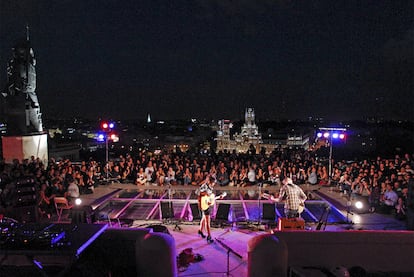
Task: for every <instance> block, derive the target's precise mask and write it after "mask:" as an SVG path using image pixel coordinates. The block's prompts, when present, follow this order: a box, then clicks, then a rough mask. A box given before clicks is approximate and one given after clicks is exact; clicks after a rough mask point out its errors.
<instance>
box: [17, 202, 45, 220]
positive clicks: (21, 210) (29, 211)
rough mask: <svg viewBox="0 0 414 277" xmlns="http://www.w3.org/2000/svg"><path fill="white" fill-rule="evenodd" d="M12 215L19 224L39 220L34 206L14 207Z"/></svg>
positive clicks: (36, 208)
mask: <svg viewBox="0 0 414 277" xmlns="http://www.w3.org/2000/svg"><path fill="white" fill-rule="evenodd" d="M13 213H14V218H15V219H16V220H18V221H19V222H21V223H35V222H37V221H38V220H39V211H38V207H37V206H36V205H33V206H21V207H15V208H14V209H13Z"/></svg>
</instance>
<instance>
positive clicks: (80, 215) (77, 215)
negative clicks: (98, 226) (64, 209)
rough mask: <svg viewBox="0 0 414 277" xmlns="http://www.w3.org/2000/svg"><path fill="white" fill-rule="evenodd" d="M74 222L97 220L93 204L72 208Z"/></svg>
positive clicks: (89, 222)
mask: <svg viewBox="0 0 414 277" xmlns="http://www.w3.org/2000/svg"><path fill="white" fill-rule="evenodd" d="M71 215H72V224H79V223H88V224H92V223H93V222H94V221H95V213H94V212H93V209H92V207H91V206H75V207H73V208H72V210H71Z"/></svg>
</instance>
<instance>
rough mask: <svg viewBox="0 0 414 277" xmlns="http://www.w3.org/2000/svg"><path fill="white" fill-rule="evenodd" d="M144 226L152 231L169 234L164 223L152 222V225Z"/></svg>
mask: <svg viewBox="0 0 414 277" xmlns="http://www.w3.org/2000/svg"><path fill="white" fill-rule="evenodd" d="M146 228H149V229H152V231H153V232H157V233H164V234H169V235H171V234H170V231H168V228H167V227H166V226H165V225H161V224H153V225H148V226H147V227H146Z"/></svg>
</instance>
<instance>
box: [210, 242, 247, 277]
mask: <svg viewBox="0 0 414 277" xmlns="http://www.w3.org/2000/svg"><path fill="white" fill-rule="evenodd" d="M216 241H217V242H218V243H220V244H221V246H223V247H224V248H225V249H226V250H227V272H226V275H227V276H230V252H231V253H233V254H234V255H235V256H237V257H238V258H240V259H243V257H242V256H241V255H240V254H239V253H237V252H235V251H234V250H233V249H231V248H230V247H229V246H227V245H226V244H225V243H224V242H222V241H221V240H219V239H218V238H216Z"/></svg>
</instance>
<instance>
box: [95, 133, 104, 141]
mask: <svg viewBox="0 0 414 277" xmlns="http://www.w3.org/2000/svg"><path fill="white" fill-rule="evenodd" d="M96 140H97V141H100V142H103V141H105V135H104V134H98V136H97V137H96Z"/></svg>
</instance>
